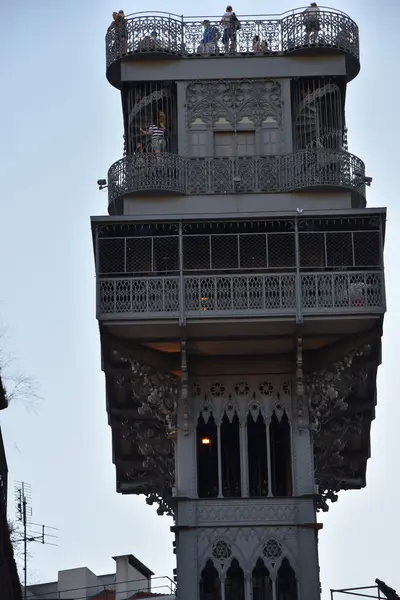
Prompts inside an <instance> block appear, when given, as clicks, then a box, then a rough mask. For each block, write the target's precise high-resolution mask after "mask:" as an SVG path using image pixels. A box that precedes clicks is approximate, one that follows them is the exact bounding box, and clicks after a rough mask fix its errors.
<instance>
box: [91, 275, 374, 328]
mask: <svg viewBox="0 0 400 600" xmlns="http://www.w3.org/2000/svg"><path fill="white" fill-rule="evenodd" d="M299 277H300V287H301V297H298V296H297V295H296V289H297V285H296V282H297V275H296V273H275V274H273V273H268V274H257V273H252V274H247V275H245V274H236V275H235V274H220V275H206V276H205V275H198V276H194V275H190V276H187V275H185V276H184V277H183V285H184V290H183V302H184V307H183V309H184V311H183V312H184V314H186V316H188V317H193V316H196V317H201V318H207V317H208V316H212V315H217V314H220V315H223V314H225V315H227V316H234V315H235V314H242V315H252V314H260V315H261V314H264V315H267V314H269V313H273V314H275V313H277V314H287V315H295V313H296V307H300V308H301V310H302V311H304V313H307V314H318V313H320V312H329V313H335V312H339V313H343V312H346V313H363V312H371V311H372V312H375V311H377V312H382V311H383V310H384V281H383V273H382V272H381V271H365V272H361V271H357V272H354V271H352V272H343V271H342V272H331V273H326V272H325V273H320V272H317V273H310V272H307V273H301V274H300V275H299ZM180 298H181V295H180V278H179V277H146V278H144V277H140V278H132V277H131V278H112V279H110V278H101V279H99V280H98V296H97V302H98V307H97V308H98V318H100V319H106V318H112V317H120V316H124V317H127V316H130V317H131V318H133V317H134V318H141V317H142V318H145V317H157V316H158V317H170V318H177V317H178V315H179V309H180Z"/></svg>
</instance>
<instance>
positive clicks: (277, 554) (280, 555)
mask: <svg viewBox="0 0 400 600" xmlns="http://www.w3.org/2000/svg"><path fill="white" fill-rule="evenodd" d="M287 541H288V540H286V539H284V538H282V536H281V535H279V532H274V533H272V534H271V535H270V536H269V537H267V538H264V539H262V540H261V542H260V543H259V544H258V545H257V547H256V548H255V551H254V552H253V554H252V557H251V561H250V563H249V567H250V569H254V567H255V566H256V564H257V561H258V560H259V559H260V558H261V559H262V560H263V561H264V563H265V565H266V567H267V568H268V570H269V571H270V573H271V574H274V576H276V574H277V572H278V570H279V568H280V566H281V564H282V562H283V561H284V559H285V558H286V559H287V560H288V561H289V562H290V564H291V565H292V567H293V568H294V570H296V569H297V561H296V560H295V558H294V555H293V552H292V551H291V549H290V548H289V546H288V544H287Z"/></svg>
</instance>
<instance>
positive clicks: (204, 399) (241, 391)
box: [192, 376, 292, 422]
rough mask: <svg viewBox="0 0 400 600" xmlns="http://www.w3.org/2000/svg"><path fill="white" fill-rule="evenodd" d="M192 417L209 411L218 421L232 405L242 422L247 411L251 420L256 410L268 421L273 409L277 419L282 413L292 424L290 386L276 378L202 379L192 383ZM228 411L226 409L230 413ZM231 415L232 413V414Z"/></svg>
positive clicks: (289, 383)
mask: <svg viewBox="0 0 400 600" xmlns="http://www.w3.org/2000/svg"><path fill="white" fill-rule="evenodd" d="M192 397H193V399H194V411H195V414H197V415H199V414H203V417H204V418H205V419H206V415H205V414H204V413H205V412H207V411H208V412H210V411H212V413H213V415H214V417H215V418H216V419H220V418H222V416H223V414H224V410H226V407H229V406H230V405H234V406H235V409H236V411H237V414H238V416H239V418H241V419H245V418H247V415H248V413H249V411H250V412H251V414H253V416H254V417H255V418H257V417H258V411H261V414H262V415H263V417H264V418H265V419H267V420H269V419H270V418H271V417H272V414H273V412H274V410H275V413H276V415H277V417H278V418H279V420H280V419H281V418H282V416H283V411H284V412H286V414H287V417H288V419H289V421H290V422H291V421H292V385H291V381H290V380H289V379H282V378H276V377H269V378H266V377H255V376H252V377H248V378H246V379H241V378H237V379H236V378H234V377H230V378H229V379H228V378H226V379H218V378H215V379H211V378H205V379H203V380H198V381H196V382H194V383H193V384H192ZM231 411H232V409H228V413H230V412H231ZM232 414H233V413H232Z"/></svg>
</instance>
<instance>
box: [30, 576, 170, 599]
mask: <svg viewBox="0 0 400 600" xmlns="http://www.w3.org/2000/svg"><path fill="white" fill-rule="evenodd" d="M102 577H108V575H99V576H98V579H99V582H98V583H97V584H95V585H89V586H80V587H75V588H69V589H67V590H61V591H59V592H58V591H57V592H56V593H54V591H51V592H46V591H42V590H40V589H38V588H41V587H42V586H43V587H45V586H46V585H49V584H48V583H37V584H34V585H28V586H27V589H28V590H29V589H32V591H33V592H34V593H36V594H38V595H39V597H40V598H42V599H43V600H45V599H46V598H47V597H49V600H56V598H57V599H58V598H62V597H63V594H65V593H67V592H69V593H72V592H74V598H75V600H86V599H87V597H88V595H89V596H90V597H92V596H97V595H99V594H102V593H104V592H106V593H107V592H110V600H111V592H114V593H115V592H116V591H118V588H119V586H124V587H125V586H127V585H128V586H129V587H131V586H132V593H138V592H148V593H149V594H154V596H171V595H173V594H174V593H175V583H174V582H173V580H172V579H171V577H169V576H168V575H162V576H159V577H152V578H151V579H150V582H149V580H148V579H147V578H145V577H143V578H141V579H130V580H127V581H118V582H116V581H113V582H112V583H103V582H102V581H101V579H102ZM112 577H114V578H115V577H116V576H115V575H112ZM160 579H161V580H163V581H166V582H165V583H163V585H156V586H153V585H151V584H152V583H153V582H156V581H157V583H161V582H160V581H159V580H160ZM140 582H143V587H142V586H139V587H138V588H137V584H140ZM51 583H52V582H50V584H51ZM149 583H150V585H151V589H149ZM133 588H136V589H134V590H133ZM156 590H157V591H156ZM162 590H163V591H162ZM75 592H82V594H84V595H83V596H79V597H77V596H76V594H75ZM160 592H161V593H160ZM55 594H56V595H55ZM35 597H36V596H35ZM106 599H107V596H106V595H104V596H103V598H102V600H106Z"/></svg>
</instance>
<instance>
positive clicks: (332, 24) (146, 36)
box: [106, 7, 360, 88]
mask: <svg viewBox="0 0 400 600" xmlns="http://www.w3.org/2000/svg"><path fill="white" fill-rule="evenodd" d="M319 8H320V13H319V15H318V21H317V27H316V28H315V30H314V31H313V32H311V34H310V35H309V37H308V36H307V34H306V26H305V19H304V14H303V13H304V10H305V7H302V8H296V9H293V10H291V11H288V12H286V13H282V14H280V15H253V16H250V15H239V14H238V18H239V20H240V23H241V28H240V30H239V31H237V39H236V44H235V48H234V50H233V51H232V49H230V50H229V51H227V50H226V48H225V47H224V44H223V42H222V39H223V27H222V26H221V24H220V20H221V17H207V16H204V17H198V16H195V17H190V16H188V17H184V16H179V15H175V14H172V13H164V12H151V13H150V12H139V13H134V14H132V15H129V16H127V17H126V21H125V24H124V26H123V28H121V27H120V28H117V27H115V28H111V29H109V30H108V32H107V34H106V66H107V79H108V81H109V82H110V83H111V84H112V85H113V86H114V87H116V88H120V87H121V62H122V61H132V60H133V61H140V60H144V59H147V60H149V59H152V58H153V59H157V60H167V61H168V60H169V61H171V60H180V59H185V60H186V59H193V58H201V59H204V60H206V59H207V60H211V59H212V58H214V59H216V58H234V57H245V56H249V57H250V56H252V57H254V58H260V57H262V56H264V57H277V56H286V55H289V56H301V55H303V56H320V55H323V54H328V55H329V54H330V55H335V54H336V55H338V54H339V55H340V54H341V55H344V56H345V58H346V75H347V79H348V81H351V80H352V79H354V77H356V76H357V74H358V72H359V70H360V59H359V32H358V26H357V25H356V23H355V22H354V21H353V20H352V19H351V18H350V17H349V16H348V15H347V14H345V13H343V12H341V11H339V10H335V9H332V8H328V7H319ZM204 21H208V22H209V24H210V27H212V28H215V31H216V38H215V42H213V43H212V44H211V45H210V44H207V47H206V48H205V47H204V45H202V38H203V33H204ZM256 36H258V38H257V40H258V44H255V42H254V40H255V38H256Z"/></svg>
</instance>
